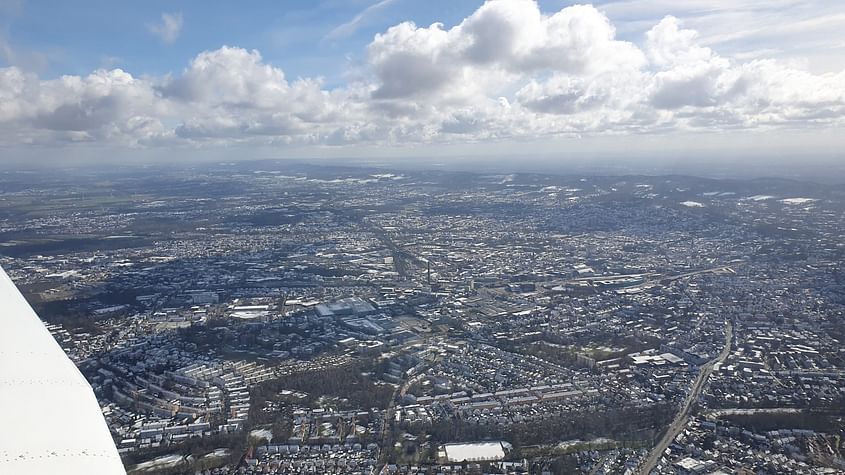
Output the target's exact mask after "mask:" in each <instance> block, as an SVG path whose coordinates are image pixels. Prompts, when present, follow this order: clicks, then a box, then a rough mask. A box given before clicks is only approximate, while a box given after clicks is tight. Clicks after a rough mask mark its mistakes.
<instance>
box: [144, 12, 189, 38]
mask: <svg viewBox="0 0 845 475" xmlns="http://www.w3.org/2000/svg"><path fill="white" fill-rule="evenodd" d="M183 23H184V22H183V20H182V14H181V13H162V14H161V21H159V22H156V23H148V24H147V30H149V32H150V33H152V34H154V35H155V36H157V37H158V38H159V39H160V40H161V41H162V42H163V43H165V44H170V43H173V42H174V41H176V38H179V34H180V33H182V25H183Z"/></svg>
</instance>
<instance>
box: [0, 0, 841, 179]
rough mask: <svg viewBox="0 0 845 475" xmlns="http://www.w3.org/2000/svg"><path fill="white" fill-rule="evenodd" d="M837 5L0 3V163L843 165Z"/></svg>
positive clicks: (711, 0)
mask: <svg viewBox="0 0 845 475" xmlns="http://www.w3.org/2000/svg"><path fill="white" fill-rule="evenodd" d="M843 31H845V3H843V2H841V0H803V1H795V0H706V1H705V0H683V1H678V0H636V1H634V0H630V1H628V0H618V1H602V2H596V3H593V4H573V3H571V2H566V1H539V2H536V1H534V0H490V1H487V2H482V1H466V0H427V1H425V2H421V1H417V0H316V1H308V2H293V1H290V2H278V1H263V2H262V1H255V2H249V3H248V4H246V5H245V4H243V2H207V1H144V2H115V1H106V0H103V1H86V0H81V1H78V2H76V1H75V2H67V1H58V0H56V1H53V0H42V1H27V0H0V161H3V162H7V163H13V162H15V163H16V162H24V163H33V162H38V163H46V164H50V165H52V164H60V163H65V162H73V161H77V160H82V161H84V160H98V161H111V162H121V161H135V160H168V161H172V160H174V159H185V160H192V159H202V158H209V159H214V160H218V159H222V158H227V159H228V158H239V157H248V158H272V157H361V158H371V157H398V158H400V159H401V158H402V157H409V159H410V157H420V156H435V157H451V156H455V157H457V156H476V157H477V156H491V157H497V156H509V157H514V156H529V155H530V156H543V157H550V158H551V159H554V158H555V157H579V158H584V157H587V158H589V157H590V156H596V157H612V158H614V159H621V158H626V157H647V156H661V157H670V158H671V157H677V158H678V160H701V159H702V157H721V158H722V159H726V158H730V159H733V158H737V159H745V158H749V157H761V156H768V155H777V156H779V157H781V158H783V157H787V158H788V157H795V160H800V159H801V158H802V157H806V156H817V155H818V156H826V157H831V156H833V157H839V156H840V155H839V154H840V153H841V152H840V151H841V150H845V133H843V125H845V34H843V33H842V32H843Z"/></svg>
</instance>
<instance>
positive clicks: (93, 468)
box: [0, 268, 126, 475]
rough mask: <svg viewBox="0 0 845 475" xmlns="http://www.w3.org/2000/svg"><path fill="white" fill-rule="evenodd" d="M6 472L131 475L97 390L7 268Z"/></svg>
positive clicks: (0, 384) (0, 394) (0, 308)
mask: <svg viewBox="0 0 845 475" xmlns="http://www.w3.org/2000/svg"><path fill="white" fill-rule="evenodd" d="M0 473H3V474H7V473H8V474H16V475H17V474H20V475H26V474H59V473H61V474H125V473H126V472H125V470H124V468H123V464H122V463H121V461H120V456H119V455H118V453H117V450H116V449H115V446H114V442H113V440H112V438H111V435H110V433H109V429H108V427H107V426H106V421H105V420H104V419H103V414H102V412H101V411H100V406H99V404H97V399H96V398H95V396H94V391H93V390H92V389H91V386H89V385H88V382H87V381H86V380H85V378H84V377H83V376H82V373H80V372H79V370H78V369H77V368H76V366H75V365H74V364H73V362H72V361H71V360H70V359H69V358H68V357H67V355H66V354H65V352H64V351H63V350H62V348H61V347H60V346H59V344H58V343H56V340H54V339H53V336H52V335H50V332H49V331H47V329H46V328H45V327H44V324H43V323H41V320H40V319H39V318H38V315H36V314H35V312H34V311H33V310H32V307H30V306H29V304H28V303H27V302H26V300H25V299H24V298H23V296H22V295H21V293H20V292H19V291H18V289H17V287H15V284H14V283H13V282H12V280H11V279H10V278H9V276H8V275H6V273H5V272H4V271H3V269H2V268H0Z"/></svg>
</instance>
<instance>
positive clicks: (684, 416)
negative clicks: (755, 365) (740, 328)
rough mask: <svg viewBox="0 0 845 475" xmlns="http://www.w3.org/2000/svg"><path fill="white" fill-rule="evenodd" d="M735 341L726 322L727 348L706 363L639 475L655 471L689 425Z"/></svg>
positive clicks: (638, 471) (641, 467)
mask: <svg viewBox="0 0 845 475" xmlns="http://www.w3.org/2000/svg"><path fill="white" fill-rule="evenodd" d="M732 341H733V326H732V325H731V323H730V322H725V347H724V348H723V349H722V352H721V353H719V356H717V357H716V358H715V359H713V360H711V361H710V362H708V363H706V364H705V365H704V366H702V367H701V369H700V370H699V372H698V376H697V377H696V378H695V382H694V383H693V385H692V387H691V388H690V392H689V395H687V398H686V400H684V404H683V406H681V410H680V411H678V414H677V415H676V416H675V419H674V420H673V421H672V423H671V424H669V427H668V428H667V429H666V433H665V434H664V435H663V438H661V439H660V441H659V442H658V443H657V445H655V446H654V447H653V448H652V449H651V452H649V454H648V457H646V459H645V461H644V462H643V463H642V464H641V465H640V467H639V469H638V470H637V472H636V473H637V474H638V475H647V474H648V473H651V471H652V470H654V467H656V466H657V463H658V462H659V461H660V458H661V457H663V452H665V451H666V449H667V448H668V447H669V445H670V444H671V443H672V441H673V440H675V437H677V436H678V434H680V433H681V431H682V430H684V427H686V425H687V421H688V420H689V416H690V411H691V409H692V405H693V404H694V403H695V401H696V400H698V395H699V394H701V390H702V389H703V388H704V384H705V383H706V382H707V379H708V378H709V377H710V373H712V372H713V366H715V364H716V363H722V362H724V361H725V358H727V357H728V354H730V352H731V342H732Z"/></svg>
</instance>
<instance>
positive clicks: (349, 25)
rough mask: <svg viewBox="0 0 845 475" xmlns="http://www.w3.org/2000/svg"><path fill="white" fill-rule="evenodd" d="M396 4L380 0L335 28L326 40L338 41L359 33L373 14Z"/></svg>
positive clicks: (393, 1) (394, 0)
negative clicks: (359, 29)
mask: <svg viewBox="0 0 845 475" xmlns="http://www.w3.org/2000/svg"><path fill="white" fill-rule="evenodd" d="M395 2H396V0H379V1H378V2H376V3H373V4H372V5H370V6H368V7H367V8H365V9H364V10H362V11H361V12H360V13H358V14H357V15H355V16H354V17H353V18H352V19H351V20H349V21H348V22H346V23H343V24H341V25H338V26H336V27H335V28H333V29H332V31H330V32H329V33H328V34H327V35H326V36H325V38H324V39H326V40H338V39H341V38H346V37H348V36H350V35H352V34H354V33H355V32H356V31H358V28H360V27H361V25H362V24H364V22H365V21H366V20H367V18H368V17H369V16H371V15H372V14H374V13H375V12H377V11H378V10H381V9H382V8H385V7H387V6H389V5H390V4H392V3H395Z"/></svg>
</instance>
